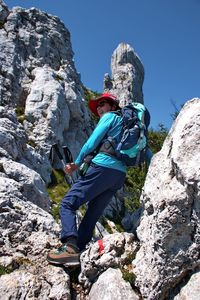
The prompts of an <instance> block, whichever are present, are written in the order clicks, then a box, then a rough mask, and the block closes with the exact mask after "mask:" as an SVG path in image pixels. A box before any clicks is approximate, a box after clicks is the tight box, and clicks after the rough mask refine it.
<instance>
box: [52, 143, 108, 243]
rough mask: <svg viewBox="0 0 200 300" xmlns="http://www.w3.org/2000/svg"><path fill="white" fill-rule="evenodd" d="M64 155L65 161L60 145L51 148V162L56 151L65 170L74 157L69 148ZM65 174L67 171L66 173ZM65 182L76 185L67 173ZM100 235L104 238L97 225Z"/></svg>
mask: <svg viewBox="0 0 200 300" xmlns="http://www.w3.org/2000/svg"><path fill="white" fill-rule="evenodd" d="M62 148H63V153H64V156H65V161H64V158H63V156H62V154H61V152H60V150H59V147H58V144H54V145H52V148H51V151H50V157H51V160H52V161H53V156H54V153H53V152H54V151H55V153H56V154H57V156H58V158H59V159H60V161H61V163H62V165H63V170H64V169H65V165H66V163H71V162H73V157H72V154H71V151H70V150H69V148H68V147H67V146H63V147H62ZM64 173H65V171H64ZM65 180H66V181H67V183H68V184H69V185H70V186H72V185H73V184H74V180H73V177H72V176H70V175H68V174H67V173H65ZM95 226H96V228H97V230H98V232H99V234H100V237H101V238H103V234H102V232H101V230H100V228H99V226H98V225H97V224H96V225H95Z"/></svg>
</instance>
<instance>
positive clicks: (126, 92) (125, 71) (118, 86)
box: [104, 43, 144, 107]
mask: <svg viewBox="0 0 200 300" xmlns="http://www.w3.org/2000/svg"><path fill="white" fill-rule="evenodd" d="M111 71H112V79H111V78H110V76H109V75H108V74H105V77H104V90H105V91H106V92H110V93H112V94H113V95H116V96H117V98H118V99H119V102H120V106H121V107H123V106H124V105H126V104H128V103H130V102H133V101H134V102H140V103H143V92H142V84H143V81H144V68H143V65H142V63H141V60H140V58H139V57H138V55H137V54H136V53H135V51H134V49H133V48H132V47H131V46H130V45H128V44H125V43H121V44H119V46H118V47H117V49H116V50H115V51H114V52H113V55H112V59H111Z"/></svg>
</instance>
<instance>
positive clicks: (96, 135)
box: [75, 112, 114, 165]
mask: <svg viewBox="0 0 200 300" xmlns="http://www.w3.org/2000/svg"><path fill="white" fill-rule="evenodd" d="M113 119H114V114H113V113H110V112H108V113H106V114H104V115H103V116H102V117H101V119H100V120H99V122H98V124H97V126H96V128H95V129H94V131H93V133H92V134H91V136H90V137H89V139H88V140H87V142H86V143H85V144H84V145H83V147H82V149H81V151H80V153H79V155H78V157H77V158H76V160H75V164H76V165H81V164H82V162H83V160H84V158H85V156H87V155H88V154H89V153H91V152H93V151H94V150H95V149H96V148H97V147H98V146H99V144H100V142H101V141H102V140H103V138H104V137H105V136H106V133H107V132H108V131H109V129H110V127H111V125H112V121H113Z"/></svg>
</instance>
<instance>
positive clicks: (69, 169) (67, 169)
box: [64, 163, 78, 176]
mask: <svg viewBox="0 0 200 300" xmlns="http://www.w3.org/2000/svg"><path fill="white" fill-rule="evenodd" d="M77 169H78V166H77V165H76V164H75V163H70V164H66V166H65V169H64V171H65V172H66V173H68V174H69V175H70V176H71V175H72V173H73V172H74V171H76V170H77Z"/></svg>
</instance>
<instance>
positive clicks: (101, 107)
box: [97, 100, 113, 118]
mask: <svg viewBox="0 0 200 300" xmlns="http://www.w3.org/2000/svg"><path fill="white" fill-rule="evenodd" d="M111 110H113V106H112V105H110V103H108V102H107V101H106V100H103V101H100V102H99V103H98V105H97V113H98V115H99V117H100V118H101V117H102V116H103V115H104V114H105V113H107V112H109V111H111Z"/></svg>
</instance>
